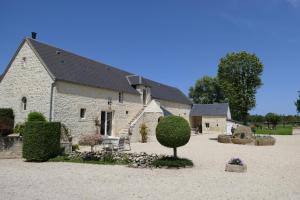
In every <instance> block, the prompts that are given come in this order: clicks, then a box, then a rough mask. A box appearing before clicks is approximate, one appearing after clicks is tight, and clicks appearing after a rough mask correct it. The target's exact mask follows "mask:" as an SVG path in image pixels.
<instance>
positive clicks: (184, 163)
mask: <svg viewBox="0 0 300 200" xmlns="http://www.w3.org/2000/svg"><path fill="white" fill-rule="evenodd" d="M152 166H154V167H168V168H182V167H192V166H194V164H193V162H192V161H191V160H189V159H186V158H174V157H167V156H166V157H163V158H160V159H157V160H155V161H153V162H152Z"/></svg>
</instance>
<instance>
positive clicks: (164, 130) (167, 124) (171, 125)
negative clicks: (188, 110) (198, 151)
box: [156, 116, 191, 158]
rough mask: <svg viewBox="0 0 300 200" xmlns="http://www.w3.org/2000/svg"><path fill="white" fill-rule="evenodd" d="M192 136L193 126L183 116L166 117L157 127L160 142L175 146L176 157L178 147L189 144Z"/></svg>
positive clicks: (170, 146) (157, 136)
mask: <svg viewBox="0 0 300 200" xmlns="http://www.w3.org/2000/svg"><path fill="white" fill-rule="evenodd" d="M190 137H191V128H190V126H189V123H188V122H187V121H186V120H185V119H184V118H183V117H178V116H167V117H164V118H162V119H161V120H160V122H159V123H158V125H157V127H156V138H157V140H158V142H159V143H160V144H161V145H163V146H166V147H169V148H173V150H174V157H175V158H176V157H177V147H180V146H184V145H185V144H187V143H188V142H189V140H190Z"/></svg>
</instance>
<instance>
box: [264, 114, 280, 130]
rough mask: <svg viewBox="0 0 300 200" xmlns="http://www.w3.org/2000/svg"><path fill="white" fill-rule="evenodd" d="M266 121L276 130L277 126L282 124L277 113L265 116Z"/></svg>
mask: <svg viewBox="0 0 300 200" xmlns="http://www.w3.org/2000/svg"><path fill="white" fill-rule="evenodd" d="M265 119H266V121H267V122H268V123H270V124H272V125H273V128H276V126H277V124H278V123H279V122H280V120H281V118H280V116H279V115H277V114H275V113H268V114H266V116H265Z"/></svg>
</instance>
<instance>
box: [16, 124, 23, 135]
mask: <svg viewBox="0 0 300 200" xmlns="http://www.w3.org/2000/svg"><path fill="white" fill-rule="evenodd" d="M24 130H25V123H18V124H17V125H16V126H15V128H14V132H15V133H19V134H20V136H23V135H24Z"/></svg>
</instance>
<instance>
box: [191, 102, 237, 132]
mask: <svg viewBox="0 0 300 200" xmlns="http://www.w3.org/2000/svg"><path fill="white" fill-rule="evenodd" d="M190 121H191V126H192V128H195V129H198V130H199V132H200V133H218V134H231V129H232V128H236V126H237V123H236V122H234V121H233V120H231V113H230V108H229V105H228V103H214V104H194V105H193V107H192V110H191V112H190Z"/></svg>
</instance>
